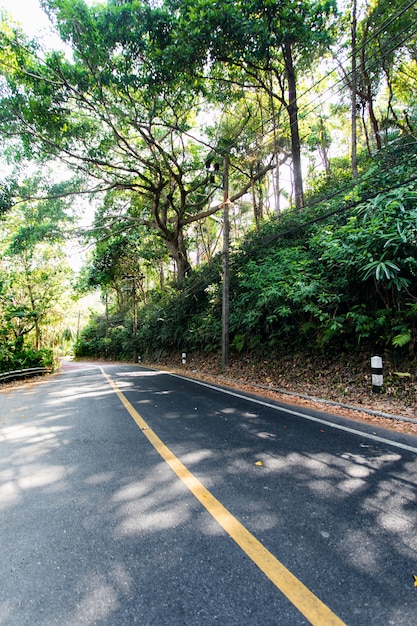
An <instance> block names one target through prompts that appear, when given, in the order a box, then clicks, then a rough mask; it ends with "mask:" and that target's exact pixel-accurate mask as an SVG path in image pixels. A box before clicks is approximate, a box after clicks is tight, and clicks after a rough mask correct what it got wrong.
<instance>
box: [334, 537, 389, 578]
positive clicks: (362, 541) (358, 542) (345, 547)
mask: <svg viewBox="0 0 417 626" xmlns="http://www.w3.org/2000/svg"><path fill="white" fill-rule="evenodd" d="M359 547H360V548H359ZM339 550H340V551H341V552H342V553H343V555H344V557H345V558H346V560H347V561H348V562H349V563H350V564H351V566H352V567H354V568H355V569H359V570H361V571H363V572H366V573H367V574H374V575H377V574H378V571H379V569H380V566H381V563H380V561H379V559H378V543H377V541H375V540H374V539H373V536H372V533H370V532H369V529H363V530H362V529H351V530H350V531H349V532H348V533H346V535H345V537H344V538H343V540H342V542H341V545H340V547H339Z"/></svg>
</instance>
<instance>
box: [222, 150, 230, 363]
mask: <svg viewBox="0 0 417 626" xmlns="http://www.w3.org/2000/svg"><path fill="white" fill-rule="evenodd" d="M229 166H230V158H229V155H228V154H226V155H225V157H224V169H223V255H222V256H223V297H222V372H224V371H225V369H226V368H227V366H228V364H229V310H230V307H229V291H230V264H229V247H230V221H229V207H230V199H229Z"/></svg>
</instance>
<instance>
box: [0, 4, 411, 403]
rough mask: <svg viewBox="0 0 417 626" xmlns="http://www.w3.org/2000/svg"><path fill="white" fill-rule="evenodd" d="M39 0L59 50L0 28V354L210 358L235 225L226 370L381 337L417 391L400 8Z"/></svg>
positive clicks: (406, 76) (407, 56)
mask: <svg viewBox="0 0 417 626" xmlns="http://www.w3.org/2000/svg"><path fill="white" fill-rule="evenodd" d="M42 6H43V7H44V9H45V11H46V12H47V13H48V15H49V17H50V18H51V24H53V25H54V27H55V28H56V30H57V33H58V34H59V36H60V38H61V40H62V42H63V47H62V49H60V50H54V51H53V50H44V49H43V48H42V46H41V45H40V43H39V42H38V41H32V40H29V39H28V38H27V37H26V35H25V33H24V32H23V31H22V30H21V29H20V28H19V27H18V26H17V25H15V24H13V23H12V22H11V20H10V19H9V18H8V17H7V15H4V17H3V19H2V22H1V28H0V38H1V44H2V45H1V49H0V74H1V82H0V135H1V137H2V163H3V169H2V172H4V175H3V174H2V180H1V193H0V220H1V226H2V233H1V236H0V322H1V324H0V370H8V369H16V368H19V367H26V366H29V365H30V366H32V365H46V364H48V365H49V364H50V363H52V362H53V361H54V359H56V357H57V355H59V354H62V353H65V352H68V351H72V350H73V351H74V353H75V355H77V356H79V357H92V358H97V357H99V358H106V359H125V360H134V361H137V359H138V358H139V357H140V358H141V359H143V360H145V359H146V360H148V361H156V360H160V361H161V360H162V359H165V360H168V359H169V358H170V355H172V354H178V353H181V352H183V351H184V352H187V353H188V354H194V355H199V358H206V359H207V362H209V361H210V363H212V362H213V358H219V355H220V352H221V349H222V324H223V323H224V317H223V316H222V307H223V304H224V298H223V293H222V289H223V287H222V285H223V277H224V268H225V250H223V251H222V245H223V242H224V241H226V242H227V241H228V240H227V239H225V238H226V236H228V237H229V243H227V245H226V248H227V250H229V252H230V260H229V263H230V286H229V290H230V293H229V302H230V312H229V315H228V323H229V327H228V333H229V346H230V356H231V360H232V361H233V364H234V368H237V369H239V366H238V364H239V362H241V363H243V362H248V361H251V360H252V361H253V362H255V361H256V362H260V361H262V362H263V363H265V362H275V361H276V360H277V359H279V358H282V357H283V355H285V359H288V358H289V359H292V360H293V362H294V363H295V362H297V363H301V362H305V363H307V362H310V363H312V362H313V361H314V363H315V364H317V362H318V361H317V360H318V359H322V360H325V359H327V358H328V357H329V355H331V356H332V359H334V358H338V359H339V360H340V362H346V360H347V359H348V360H352V362H353V361H355V362H356V363H357V362H360V361H366V362H368V361H369V357H370V356H371V355H374V354H378V355H380V356H382V357H383V358H384V360H385V361H387V362H389V363H392V369H393V371H397V372H400V373H403V374H404V375H406V381H407V384H408V386H409V389H410V390H411V392H413V390H414V391H415V389H416V379H415V364H416V339H417V140H416V129H417V103H416V100H415V93H416V81H417V54H416V42H417V40H416V37H417V35H416V30H415V17H416V8H415V5H414V4H413V3H404V2H401V1H400V0H395V1H394V2H392V1H390V2H385V0H377V1H375V2H373V3H370V4H369V3H366V4H365V3H363V4H361V3H356V2H355V3H352V5H349V3H348V5H346V4H343V5H342V4H341V3H340V5H339V4H338V3H336V2H332V1H329V2H321V1H318V0H303V1H302V2H299V1H297V2H293V0H284V1H281V2H270V1H268V2H266V1H265V2H264V1H258V0H254V1H249V2H244V3H242V2H235V1H227V2H212V1H211V0H192V1H191V0H190V1H185V2H184V1H183V0H182V1H181V2H177V0H164V2H159V3H156V4H155V3H148V2H142V1H139V0H131V1H121V0H120V1H119V0H108V1H107V2H105V1H103V2H98V3H94V4H92V5H91V6H90V3H89V4H86V3H85V2H83V0H76V1H74V0H43V2H42ZM64 44H65V47H64ZM87 209H88V211H91V212H92V213H94V216H93V218H92V220H91V224H90V225H89V226H88V227H83V228H81V227H79V225H78V224H79V218H80V217H81V216H82V214H83V213H85V212H86V210H87ZM77 220H78V221H77ZM226 227H227V228H226ZM229 231H230V232H229ZM228 233H229V234H228ZM74 237H77V238H78V241H79V243H80V245H81V246H83V247H84V248H85V249H87V250H88V254H87V255H86V261H85V263H84V266H83V267H82V268H81V270H80V271H78V272H77V273H76V274H74V271H73V270H71V269H70V268H69V267H68V263H67V260H66V254H65V249H66V246H67V242H68V241H69V240H70V239H74ZM92 292H95V293H98V294H99V297H100V299H101V305H102V306H101V310H100V312H97V311H92V312H88V311H85V310H84V311H82V312H81V311H80V306H81V305H80V304H79V303H78V304H77V300H78V301H80V299H81V298H82V297H84V296H85V295H86V294H89V293H92ZM315 367H316V368H317V365H315ZM266 369H267V368H266ZM411 392H410V393H411Z"/></svg>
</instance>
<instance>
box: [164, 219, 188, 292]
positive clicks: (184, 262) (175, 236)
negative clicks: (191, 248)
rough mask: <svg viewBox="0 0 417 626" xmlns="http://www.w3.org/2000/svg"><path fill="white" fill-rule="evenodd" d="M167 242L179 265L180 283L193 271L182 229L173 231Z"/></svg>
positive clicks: (178, 279)
mask: <svg viewBox="0 0 417 626" xmlns="http://www.w3.org/2000/svg"><path fill="white" fill-rule="evenodd" d="M165 242H166V245H167V248H168V250H169V253H170V255H171V257H172V258H173V259H174V261H175V264H176V266H177V281H178V282H179V283H180V282H182V281H183V280H184V278H185V277H186V276H187V274H189V273H190V271H191V265H190V262H189V260H188V255H187V248H186V246H185V241H184V234H183V232H182V230H181V229H180V230H179V231H178V232H176V233H172V234H171V236H170V237H168V238H167V239H166V240H165Z"/></svg>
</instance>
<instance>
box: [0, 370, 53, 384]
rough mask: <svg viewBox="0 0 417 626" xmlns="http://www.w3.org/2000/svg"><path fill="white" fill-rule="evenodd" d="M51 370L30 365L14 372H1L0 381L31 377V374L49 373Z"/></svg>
mask: <svg viewBox="0 0 417 626" xmlns="http://www.w3.org/2000/svg"><path fill="white" fill-rule="evenodd" d="M50 371H51V370H50V369H48V368H47V367H29V368H28V369H25V370H14V371H12V372H4V373H3V374H0V383H3V382H6V381H9V380H16V379H17V378H30V377H31V376H38V375H40V374H48V373H49V372H50Z"/></svg>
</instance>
